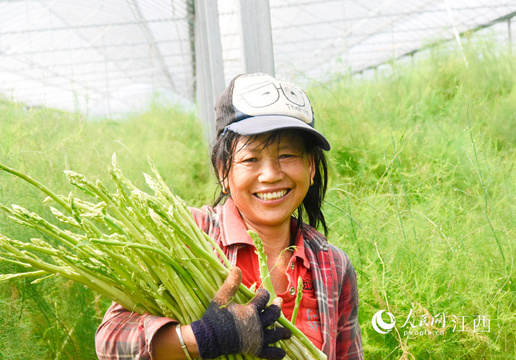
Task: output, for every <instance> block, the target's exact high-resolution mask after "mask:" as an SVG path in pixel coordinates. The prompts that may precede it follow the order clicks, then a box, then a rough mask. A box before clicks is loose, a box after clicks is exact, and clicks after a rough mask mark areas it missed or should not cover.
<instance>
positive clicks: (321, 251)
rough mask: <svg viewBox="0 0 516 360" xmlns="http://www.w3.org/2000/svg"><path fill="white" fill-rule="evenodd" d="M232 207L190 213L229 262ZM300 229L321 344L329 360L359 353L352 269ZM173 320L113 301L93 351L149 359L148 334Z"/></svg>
mask: <svg viewBox="0 0 516 360" xmlns="http://www.w3.org/2000/svg"><path fill="white" fill-rule="evenodd" d="M232 207H234V205H233V203H232V200H231V199H230V200H228V201H227V202H226V204H225V205H224V206H217V207H215V208H211V207H208V206H204V207H203V208H202V209H192V213H193V216H194V218H195V220H196V222H197V224H198V225H199V228H201V229H202V230H203V231H204V232H206V233H207V234H208V235H209V236H210V237H211V238H212V239H214V240H215V241H216V242H217V243H218V245H219V246H220V247H221V248H222V249H223V251H224V253H225V254H226V256H227V257H228V259H229V261H230V262H231V263H232V264H233V265H235V264H236V263H237V254H238V249H239V248H240V247H241V246H242V245H241V243H240V242H237V241H234V240H233V241H232V240H231V239H232V238H231V235H230V234H232V233H233V231H232V229H233V228H232V227H230V226H228V223H233V224H234V220H235V218H234V216H235V215H234V211H232V210H233V209H232ZM230 220H232V221H230ZM240 221H241V220H240ZM301 235H302V238H303V239H304V245H305V256H306V259H308V261H309V263H310V264H309V269H310V271H311V276H312V280H313V287H314V290H315V295H316V298H317V306H318V313H319V321H320V327H321V333H322V339H323V344H322V350H323V351H324V352H325V353H326V354H327V355H328V359H329V360H344V359H348V360H355V359H363V352H362V340H361V335H360V327H359V324H358V291H357V283H356V275H355V270H354V269H353V266H352V264H351V262H350V261H349V258H348V256H347V255H346V254H345V253H344V252H343V251H342V250H340V249H338V248H337V247H335V246H333V245H330V244H329V243H328V241H327V240H326V238H325V237H324V236H323V235H322V234H321V233H319V232H318V231H316V230H315V229H314V228H312V227H311V226H309V225H306V224H305V225H303V229H302V234H301ZM174 322H175V321H174V320H172V319H168V318H163V317H158V316H152V315H148V314H144V315H139V314H136V313H131V312H129V311H127V310H125V309H124V308H123V307H121V306H120V305H118V304H113V305H112V306H111V307H110V308H109V309H108V311H107V312H106V314H105V316H104V320H103V322H102V324H101V325H100V327H99V328H98V330H97V334H96V336H95V343H96V349H97V356H98V357H99V359H101V360H122V359H141V360H148V359H151V358H152V355H151V354H152V353H153V349H152V339H153V336H154V335H155V334H156V332H157V331H158V330H159V329H160V328H161V327H162V326H164V325H165V324H168V323H174Z"/></svg>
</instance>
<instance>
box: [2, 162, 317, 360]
mask: <svg viewBox="0 0 516 360" xmlns="http://www.w3.org/2000/svg"><path fill="white" fill-rule="evenodd" d="M149 164H150V166H151V169H152V172H153V173H154V177H152V176H150V175H148V174H144V176H145V180H146V182H147V184H148V185H149V187H150V188H151V189H152V190H153V191H154V194H148V193H146V192H144V191H142V190H140V189H138V188H137V187H136V186H134V185H133V184H132V183H131V181H130V180H129V179H127V178H125V177H124V175H123V174H122V172H121V170H120V167H119V165H118V163H117V160H116V155H113V160H112V167H111V168H110V170H109V171H110V174H111V178H112V180H113V182H114V184H115V187H116V192H115V193H110V192H109V190H108V189H107V187H106V186H105V185H104V184H103V183H102V182H101V181H99V180H97V181H96V182H94V183H93V182H90V181H88V180H87V178H86V177H85V176H84V175H81V174H78V173H76V172H72V171H65V174H66V176H67V179H68V181H69V182H70V183H71V184H72V185H73V186H75V187H76V188H78V189H80V190H81V191H82V192H83V193H85V194H87V195H89V196H91V197H92V198H94V199H96V200H95V202H91V201H85V200H81V199H79V198H77V197H75V196H74V195H73V193H70V195H69V196H62V195H58V194H56V193H54V192H53V191H51V190H50V189H49V188H47V187H46V186H44V185H43V184H41V183H39V182H37V181H36V180H34V179H33V178H31V177H29V176H27V175H25V174H23V173H20V172H18V171H16V170H14V169H12V168H9V167H7V166H4V165H1V164H0V170H4V171H7V172H9V173H11V174H13V175H15V176H18V177H19V178H21V179H23V180H25V181H27V182H28V183H30V184H32V185H33V186H35V187H37V188H38V189H40V190H41V191H42V192H43V193H45V194H46V195H47V196H48V197H47V198H46V199H45V200H44V201H45V203H49V204H50V203H56V204H58V205H59V206H60V207H61V208H62V210H58V209H57V208H55V207H52V206H50V210H51V212H52V214H53V215H54V216H55V217H56V218H57V219H58V220H59V221H60V222H61V223H63V224H67V225H65V226H62V227H59V226H57V225H55V224H53V223H51V222H49V221H47V220H45V219H44V218H42V217H41V216H39V215H38V214H36V213H33V212H31V211H29V210H27V209H24V208H22V207H21V206H18V205H12V206H11V208H8V207H6V206H4V205H2V204H0V208H1V209H2V210H4V211H6V212H7V213H8V214H9V218H10V219H12V220H13V221H15V222H16V223H18V224H21V225H25V226H29V227H33V228H35V229H37V230H39V232H41V233H42V234H45V235H48V236H49V237H50V238H52V239H54V240H55V241H53V242H52V243H50V242H49V241H45V240H43V239H41V238H39V239H37V238H32V239H30V241H28V242H24V241H19V240H14V239H10V238H8V237H6V236H3V235H1V234H0V248H1V249H3V253H1V254H0V260H2V261H8V262H12V263H15V264H18V265H21V266H23V267H26V268H28V269H31V270H32V271H28V272H24V273H18V274H2V275H0V280H8V279H12V278H16V277H36V278H37V281H39V280H40V279H44V278H46V277H48V276H54V275H59V276H62V277H65V278H68V279H72V280H74V281H77V282H79V283H82V284H84V285H86V286H87V287H89V288H90V289H92V290H94V291H96V292H97V293H99V294H101V295H103V296H106V297H107V298H109V299H111V300H113V301H116V302H117V303H119V304H120V305H122V306H123V307H125V308H126V309H128V310H131V311H136V312H138V313H142V314H143V313H150V314H153V315H158V316H167V317H170V318H173V319H176V320H178V321H179V322H181V323H183V324H189V323H191V322H192V321H194V320H198V319H200V318H201V317H202V315H203V313H204V311H205V310H206V308H207V307H208V305H209V303H210V301H211V299H212V298H213V296H214V294H215V293H216V291H217V290H218V288H219V287H220V286H221V285H222V283H223V282H224V279H225V278H226V276H227V274H228V273H229V270H228V269H229V268H230V267H231V265H230V263H229V261H228V259H227V258H226V256H225V255H224V253H223V252H222V250H221V249H220V248H219V247H218V246H217V244H216V243H215V242H214V241H213V240H212V239H211V238H210V237H209V236H208V235H206V234H205V233H204V232H202V231H201V230H200V229H199V228H198V227H197V225H196V223H195V221H194V219H193V218H192V215H191V213H190V211H189V210H188V209H187V207H186V204H185V203H184V201H182V200H181V199H180V198H179V197H178V196H176V195H175V194H173V193H172V191H171V190H170V189H169V188H168V186H167V185H166V184H165V182H164V181H163V179H162V177H161V176H160V175H159V173H158V171H157V169H156V167H155V166H154V164H153V163H152V161H151V160H150V159H149ZM97 201H98V202H97ZM63 211H64V212H63ZM64 228H69V229H73V231H72V230H68V229H64ZM252 237H253V240H254V241H256V242H258V243H257V248H260V247H261V246H260V244H259V241H260V240H259V238H258V237H257V236H256V235H253V236H252ZM261 255H262V256H263V253H262V254H261ZM262 261H264V259H262ZM262 270H263V271H262V276H263V277H267V276H268V275H267V274H266V272H267V271H266V264H265V267H262ZM264 284H267V281H266V279H264ZM268 290H270V291H272V286H269V288H268ZM254 295H255V293H254V292H253V291H251V290H250V289H248V288H246V287H245V286H243V285H241V286H240V288H239V290H238V292H237V294H236V295H235V299H234V301H236V302H237V303H241V304H245V303H247V302H249V301H250V300H251V299H252V298H253V297H254ZM278 323H279V324H278ZM278 323H277V324H276V325H275V326H284V327H287V328H289V329H290V330H291V331H292V333H293V336H292V338H291V339H289V340H284V341H281V342H279V346H281V347H282V348H283V349H285V351H286V353H287V357H286V359H292V360H294V359H326V356H325V355H324V353H322V352H321V351H320V350H318V349H317V348H316V347H315V346H314V345H313V344H312V343H311V342H310V340H309V339H308V338H307V337H306V336H305V335H304V334H303V333H302V332H301V331H299V329H297V328H296V327H295V326H294V325H293V324H292V323H291V322H289V321H288V320H287V319H286V318H285V317H284V316H283V315H282V316H281V317H280V319H279V320H278ZM227 358H228V359H253V358H254V357H251V356H247V355H236V356H229V357H227Z"/></svg>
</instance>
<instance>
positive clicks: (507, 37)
mask: <svg viewBox="0 0 516 360" xmlns="http://www.w3.org/2000/svg"><path fill="white" fill-rule="evenodd" d="M515 15H516V2H515V1H510V0H469V1H466V0H416V1H408V0H398V1H396V0H385V1H378V0H370V1H358V0H357V1H354V0H312V1H306V0H296V1H294V0H269V1H267V0H261V1H249V0H239V1H238V0H220V1H218V2H217V1H216V0H205V1H203V0H167V1H165V0H89V1H80V0H0V164H4V165H7V166H10V167H13V168H16V169H18V170H20V171H22V172H24V173H26V174H28V175H30V176H32V177H34V178H36V179H37V180H39V181H40V182H42V183H43V184H45V185H46V186H48V187H49V188H51V189H53V190H54V191H55V192H56V193H58V194H62V195H64V196H68V194H70V193H73V194H74V196H78V197H82V196H84V194H83V193H81V192H80V191H78V190H77V189H74V188H73V187H72V186H71V185H70V184H69V183H68V182H67V180H66V178H65V176H64V174H63V170H74V171H77V172H79V173H82V174H85V175H86V176H87V177H88V178H89V179H92V180H97V179H99V180H102V182H103V183H104V184H106V186H107V187H108V188H109V189H111V190H112V191H114V190H113V189H114V186H113V184H112V179H111V177H110V175H109V173H108V171H107V169H108V167H109V164H110V161H111V156H112V155H113V153H116V154H117V157H118V160H119V162H120V165H121V168H122V170H123V171H124V174H125V175H126V177H128V178H129V179H131V181H132V182H133V183H134V185H135V186H137V187H139V188H141V189H142V190H143V191H148V192H150V191H151V190H150V189H149V188H148V187H147V185H146V184H145V180H144V178H143V176H142V173H143V172H149V171H150V169H149V166H148V164H147V162H146V159H147V156H150V157H151V158H152V159H153V161H154V163H156V165H157V167H158V168H159V169H160V173H161V174H162V176H163V178H164V179H165V181H166V182H167V184H168V185H169V186H170V187H171V188H172V189H173V190H174V192H176V193H177V194H178V195H180V196H181V197H182V198H183V199H184V200H185V201H186V202H187V203H188V204H189V205H192V206H202V205H204V204H211V203H212V202H213V200H214V197H215V195H216V194H218V191H219V188H218V187H217V183H216V180H215V177H214V176H213V174H212V170H211V165H210V161H209V143H210V141H212V140H213V117H214V112H213V104H214V101H215V99H216V97H217V96H218V94H219V93H220V92H221V91H222V90H223V89H224V88H225V86H226V85H227V84H228V83H229V81H230V80H231V78H232V77H234V76H235V75H237V74H239V73H242V72H251V71H264V72H267V73H270V74H275V75H276V76H277V77H278V78H281V79H284V80H289V81H292V82H294V83H296V84H298V85H300V86H301V87H303V88H304V89H306V90H307V93H308V95H309V98H310V99H311V102H312V105H313V107H314V112H315V116H316V122H315V125H316V128H317V129H318V130H320V131H322V132H323V133H324V134H325V136H326V137H327V138H328V139H329V141H330V143H331V144H332V149H331V151H329V152H328V153H327V157H328V163H329V169H330V171H329V172H330V184H329V189H328V192H327V196H326V199H325V201H324V207H323V210H324V214H325V217H326V221H327V223H328V227H329V234H328V240H329V241H330V243H332V244H335V245H337V246H339V247H340V248H342V249H343V250H344V251H346V253H347V254H348V255H349V257H350V259H351V261H352V263H353V265H354V267H355V270H356V273H357V280H358V287H359V298H360V311H359V322H360V325H361V331H362V339H363V344H364V353H365V358H366V359H403V360H405V359H417V360H420V359H430V360H435V359H442V360H449V359H462V360H464V359H468V360H469V359H471V360H473V359H507V360H510V359H512V360H514V359H516V317H515V314H516V301H515V299H516V285H515V282H516V276H515V275H514V258H515V256H516V247H515V246H514V239H515V238H516V183H515V182H514V178H516V161H515V159H516V86H515V85H516V56H515V55H516V54H515V51H516V47H515V42H516V30H515V27H516V19H515V18H514V16H515ZM45 197H46V196H45V195H44V194H43V193H41V192H40V191H39V190H38V189H36V188H34V187H33V186H30V185H28V184H26V183H25V182H23V181H22V180H21V179H19V178H15V177H14V176H11V175H10V174H8V173H5V172H0V204H3V205H5V206H7V207H9V206H10V205H11V204H18V205H20V206H23V207H25V208H28V209H30V210H31V211H34V212H36V213H38V214H40V215H41V216H43V217H44V218H46V219H48V220H49V221H51V222H53V223H54V224H57V225H59V226H63V224H60V223H59V222H58V221H57V220H56V219H55V218H53V215H52V213H51V212H50V211H49V207H48V205H49V204H44V203H43V200H44V199H45ZM88 199H89V198H88ZM89 200H90V201H94V202H98V199H89ZM0 234H2V235H5V236H8V237H10V238H12V239H18V240H21V241H30V239H31V238H42V239H44V240H48V241H51V240H49V239H48V236H46V235H45V234H41V233H39V232H38V231H36V230H34V229H31V228H27V227H24V226H20V225H19V224H16V223H14V222H13V221H12V220H11V219H10V218H9V216H8V214H7V213H6V212H4V211H0ZM9 259H10V257H9V254H7V253H3V252H1V251H0V280H2V279H3V280H5V279H4V278H3V277H2V275H3V274H11V273H19V272H26V271H28V270H27V268H26V267H24V266H22V265H21V264H19V263H13V262H12V261H9ZM32 280H33V279H30V278H27V279H14V280H12V279H11V280H7V281H0V360H25V359H26V360H33V359H44V360H64V359H69V360H90V359H95V358H96V355H95V348H94V336H95V330H96V328H97V327H98V325H99V324H100V322H101V320H102V317H103V315H104V312H105V310H106V309H107V307H108V306H109V305H110V300H109V299H106V298H103V297H101V296H99V295H98V294H96V293H94V292H92V291H90V290H89V289H87V288H86V287H85V286H83V285H81V284H77V283H73V282H71V281H68V280H66V279H61V278H58V277H53V278H49V279H46V280H44V281H35V282H34V281H32ZM382 310H385V311H388V312H389V313H391V314H393V316H394V317H395V318H396V327H395V328H394V330H393V331H391V332H389V333H388V334H381V333H379V332H378V331H376V330H375V329H374V327H373V323H372V319H373V317H374V315H375V314H377V313H378V312H379V311H382ZM383 320H384V321H389V319H388V318H387V315H386V314H384V317H383ZM437 320H439V321H437ZM411 330H412V334H409V333H408V331H411ZM424 331H427V332H428V331H434V332H438V335H428V333H424ZM406 332H407V333H406ZM414 332H418V334H416V335H414ZM421 333H423V334H421Z"/></svg>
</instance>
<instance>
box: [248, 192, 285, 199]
mask: <svg viewBox="0 0 516 360" xmlns="http://www.w3.org/2000/svg"><path fill="white" fill-rule="evenodd" d="M286 193H287V190H281V191H275V192H270V193H256V196H258V197H259V198H260V199H262V200H275V199H279V198H280V197H282V196H285V194H286Z"/></svg>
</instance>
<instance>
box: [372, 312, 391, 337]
mask: <svg viewBox="0 0 516 360" xmlns="http://www.w3.org/2000/svg"><path fill="white" fill-rule="evenodd" d="M384 312H386V311H385V310H380V311H378V312H377V313H376V314H374V315H373V320H372V324H373V329H375V330H376V332H378V333H380V334H387V333H388V332H389V331H391V330H392V328H393V327H394V325H395V324H396V319H395V318H394V315H392V314H391V313H390V312H387V315H389V318H390V323H386V322H385V321H383V319H382V314H383V313H384Z"/></svg>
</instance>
